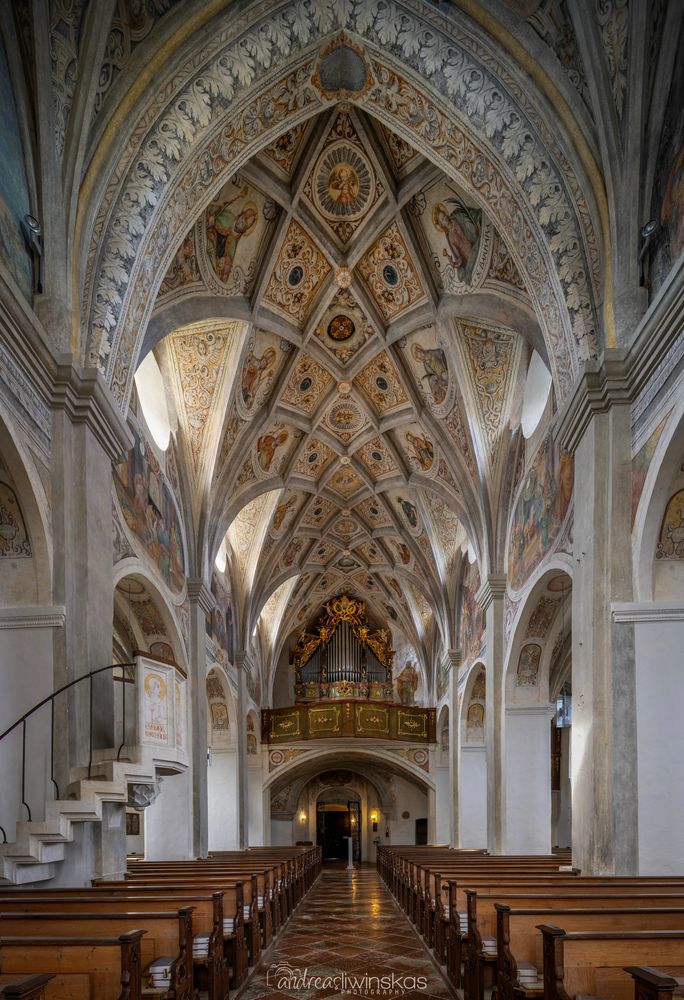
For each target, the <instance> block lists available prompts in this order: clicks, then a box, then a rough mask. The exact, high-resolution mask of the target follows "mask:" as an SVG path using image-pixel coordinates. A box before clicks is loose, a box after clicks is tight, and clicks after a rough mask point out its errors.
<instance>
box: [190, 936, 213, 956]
mask: <svg viewBox="0 0 684 1000" xmlns="http://www.w3.org/2000/svg"><path fill="white" fill-rule="evenodd" d="M210 936H211V935H209V934H195V937H194V938H193V941H192V957H193V958H208V957H209V938H210Z"/></svg>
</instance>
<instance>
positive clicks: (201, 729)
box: [188, 579, 216, 858]
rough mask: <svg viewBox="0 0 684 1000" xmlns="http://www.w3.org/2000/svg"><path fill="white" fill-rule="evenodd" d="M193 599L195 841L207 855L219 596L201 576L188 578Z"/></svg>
mask: <svg viewBox="0 0 684 1000" xmlns="http://www.w3.org/2000/svg"><path fill="white" fill-rule="evenodd" d="M188 598H189V601H190V714H191V718H192V806H193V810H192V844H193V853H194V855H195V857H198V858H205V857H206V856H207V853H208V846H209V803H208V793H207V752H208V744H207V696H206V676H207V656H206V651H205V645H204V637H205V634H206V624H205V623H206V618H207V615H208V614H210V613H211V612H212V611H213V609H214V605H215V604H216V599H215V597H214V595H213V594H212V592H211V590H210V589H209V588H208V587H207V585H206V584H205V583H204V581H203V580H201V579H191V580H188Z"/></svg>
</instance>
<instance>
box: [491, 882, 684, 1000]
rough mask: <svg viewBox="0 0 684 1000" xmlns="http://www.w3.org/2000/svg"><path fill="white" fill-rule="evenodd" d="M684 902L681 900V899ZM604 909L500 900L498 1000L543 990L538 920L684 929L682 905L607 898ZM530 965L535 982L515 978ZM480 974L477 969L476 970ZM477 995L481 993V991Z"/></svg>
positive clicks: (594, 927)
mask: <svg viewBox="0 0 684 1000" xmlns="http://www.w3.org/2000/svg"><path fill="white" fill-rule="evenodd" d="M682 902H683V904H684V900H682ZM608 903H609V905H608V906H606V907H605V908H587V907H576V908H575V909H567V908H562V907H559V908H557V909H555V910H551V909H512V908H511V907H510V906H507V905H505V904H502V903H497V904H496V911H497V935H496V944H497V949H496V953H497V959H496V979H495V982H496V990H497V998H498V1000H514V997H519V995H520V993H521V992H523V993H526V994H527V993H529V994H530V995H534V994H537V993H539V992H541V991H543V968H542V962H541V941H542V937H541V932H540V931H539V925H540V923H548V922H549V920H554V921H557V922H558V923H559V924H562V925H563V929H564V930H565V931H591V932H593V931H610V930H615V931H627V930H649V931H653V930H672V929H674V930H684V905H682V906H680V907H639V906H635V905H629V906H623V907H615V906H614V905H612V903H611V902H610V900H609V901H608ZM521 965H523V966H527V967H529V966H532V967H534V968H535V969H536V970H537V972H538V977H537V980H538V981H537V982H536V984H532V983H531V982H529V981H528V982H527V983H525V984H523V983H521V982H519V981H518V968H519V967H520V966H521ZM475 974H476V975H478V976H479V975H480V973H479V971H477V972H476V973H475ZM476 995H478V996H480V997H481V996H482V995H483V992H482V991H477V993H476Z"/></svg>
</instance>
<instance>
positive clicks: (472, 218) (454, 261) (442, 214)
mask: <svg viewBox="0 0 684 1000" xmlns="http://www.w3.org/2000/svg"><path fill="white" fill-rule="evenodd" d="M432 224H433V226H434V227H435V229H437V230H438V231H439V232H441V233H442V234H443V235H444V238H445V240H446V243H447V246H446V247H444V248H443V250H442V256H443V257H445V258H446V259H447V261H448V262H449V264H450V265H451V266H452V267H453V268H454V270H455V271H456V275H457V277H458V280H459V281H460V282H462V283H463V284H464V285H469V284H470V283H471V279H472V276H473V269H474V267H475V264H476V263H477V259H478V254H479V250H480V238H481V235H482V212H481V211H480V209H479V208H470V207H469V206H468V205H466V204H465V203H464V202H463V201H461V199H460V198H447V199H446V200H445V201H443V202H442V201H439V202H437V204H436V205H435V206H434V208H433V209H432Z"/></svg>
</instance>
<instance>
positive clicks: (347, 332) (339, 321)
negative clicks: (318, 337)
mask: <svg viewBox="0 0 684 1000" xmlns="http://www.w3.org/2000/svg"><path fill="white" fill-rule="evenodd" d="M355 332H356V325H355V323H354V320H353V319H352V318H351V316H344V315H343V314H340V315H339V316H333V318H332V319H331V320H330V322H329V323H328V336H329V337H330V339H331V340H336V341H340V340H349V338H350V337H353V336H354V334H355Z"/></svg>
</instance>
